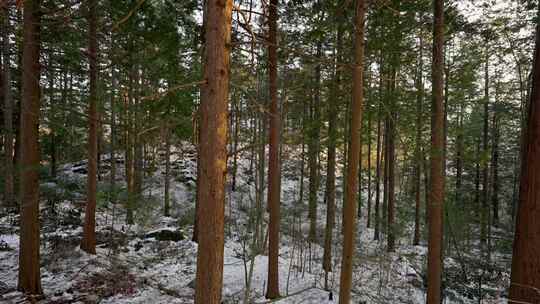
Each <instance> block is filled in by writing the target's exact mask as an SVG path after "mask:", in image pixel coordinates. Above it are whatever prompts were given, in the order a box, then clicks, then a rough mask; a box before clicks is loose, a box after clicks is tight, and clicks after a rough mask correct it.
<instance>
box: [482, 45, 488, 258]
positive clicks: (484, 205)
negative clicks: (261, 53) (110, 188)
mask: <svg viewBox="0 0 540 304" xmlns="http://www.w3.org/2000/svg"><path fill="white" fill-rule="evenodd" d="M484 81H485V83H484V130H483V135H482V149H483V153H482V155H484V157H485V158H486V159H482V207H481V212H480V242H481V244H482V247H483V246H485V245H486V242H487V225H488V212H489V210H488V185H489V166H488V164H489V162H488V159H487V158H489V156H488V150H489V138H488V136H489V123H488V121H489V54H488V52H487V50H486V64H485V70H484ZM483 252H485V251H483Z"/></svg>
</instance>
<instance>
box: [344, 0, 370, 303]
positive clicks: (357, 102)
mask: <svg viewBox="0 0 540 304" xmlns="http://www.w3.org/2000/svg"><path fill="white" fill-rule="evenodd" d="M365 11H366V3H365V1H364V0H358V1H357V3H356V16H355V27H356V30H355V42H354V57H355V58H354V61H355V66H354V69H353V90H352V96H353V103H352V108H351V109H352V111H351V112H352V113H351V114H352V115H351V126H350V140H351V146H350V151H349V155H348V161H347V192H346V198H345V206H344V209H345V212H344V214H345V217H344V218H343V222H344V224H343V227H344V229H343V232H344V233H343V254H342V258H341V277H340V289H339V303H341V304H349V303H350V299H351V287H352V268H353V260H354V248H355V238H356V213H357V211H356V208H357V203H356V202H357V195H358V189H359V185H358V167H359V159H360V144H361V143H360V134H361V127H362V111H363V99H364V96H363V94H364V92H363V90H364V88H363V78H364V21H365Z"/></svg>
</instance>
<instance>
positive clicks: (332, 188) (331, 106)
mask: <svg viewBox="0 0 540 304" xmlns="http://www.w3.org/2000/svg"><path fill="white" fill-rule="evenodd" d="M336 40H337V43H336V64H335V74H334V85H333V89H334V94H333V96H331V97H330V98H329V103H328V151H327V153H328V157H327V158H328V160H327V162H328V164H327V171H326V229H325V233H324V255H323V269H324V272H325V273H324V289H325V290H329V287H328V273H329V272H331V271H332V240H333V233H334V225H335V216H336V215H335V213H336V212H335V204H336V141H337V128H336V123H337V114H338V111H337V110H338V106H337V105H338V102H337V101H338V100H337V96H339V93H340V92H341V70H340V67H339V66H338V63H339V62H340V59H341V52H342V51H341V48H342V44H343V30H342V26H341V23H340V24H338V26H337V38H336Z"/></svg>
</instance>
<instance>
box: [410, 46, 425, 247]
mask: <svg viewBox="0 0 540 304" xmlns="http://www.w3.org/2000/svg"><path fill="white" fill-rule="evenodd" d="M419 39H420V55H419V57H418V74H417V76H416V143H415V150H414V154H415V163H414V200H415V211H414V238H413V245H419V244H420V207H421V199H420V197H421V195H420V188H421V187H420V185H421V176H422V162H423V157H422V154H421V153H422V152H421V148H420V147H421V146H422V112H423V99H424V81H423V76H422V75H423V62H424V60H423V49H424V40H423V39H422V36H421V35H420V37H419Z"/></svg>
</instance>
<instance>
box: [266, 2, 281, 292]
mask: <svg viewBox="0 0 540 304" xmlns="http://www.w3.org/2000/svg"><path fill="white" fill-rule="evenodd" d="M277 5H278V1H277V0H271V1H270V6H269V8H268V13H269V15H268V17H269V19H268V26H269V31H268V33H269V37H268V77H269V78H268V80H269V89H270V92H269V93H270V126H269V128H270V130H269V137H270V149H269V153H268V211H269V213H270V223H269V224H268V226H269V227H268V229H269V233H268V288H267V290H266V298H268V299H275V298H278V297H279V267H278V258H279V219H280V214H279V213H280V192H281V174H280V168H279V144H280V143H279V141H280V138H279V134H280V130H281V115H280V113H279V108H278V99H277V18H278V12H277Z"/></svg>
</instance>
